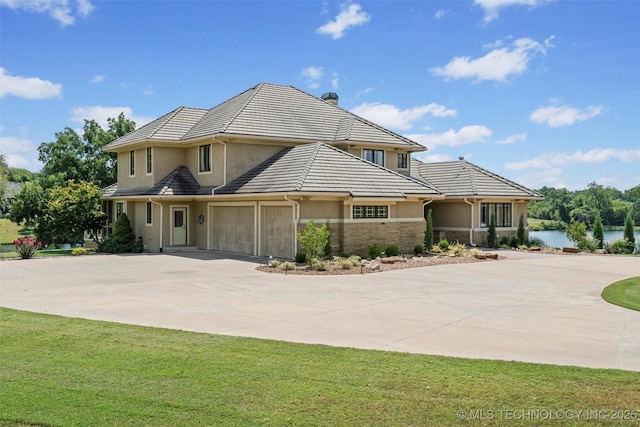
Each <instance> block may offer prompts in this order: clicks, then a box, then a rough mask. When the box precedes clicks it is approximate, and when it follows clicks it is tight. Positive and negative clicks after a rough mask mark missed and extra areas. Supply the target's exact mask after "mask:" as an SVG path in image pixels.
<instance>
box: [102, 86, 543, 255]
mask: <svg viewBox="0 0 640 427" xmlns="http://www.w3.org/2000/svg"><path fill="white" fill-rule="evenodd" d="M424 150H426V148H425V147H423V146H422V145H420V144H418V143H416V142H414V141H411V140H410V139H408V138H406V137H404V136H401V135H398V134H396V133H394V132H392V131H389V130H387V129H384V128H382V127H380V126H378V125H376V124H374V123H371V122H369V121H367V120H365V119H363V118H361V117H358V116H356V115H354V114H352V113H350V112H348V111H346V110H343V109H341V108H340V107H338V105H337V96H336V95H335V94H333V93H329V94H325V95H323V98H322V99H321V98H317V97H315V96H313V95H310V94H308V93H306V92H304V91H301V90H299V89H297V88H294V87H291V86H280V85H273V84H268V83H261V84H259V85H257V86H255V87H252V88H250V89H248V90H246V91H245V92H242V93H241V94H239V95H237V96H235V97H233V98H231V99H229V100H227V101H225V102H223V103H222V104H220V105H218V106H216V107H214V108H212V109H209V110H207V109H197V108H187V107H180V108H177V109H176V110H174V111H171V112H170V113H168V114H166V115H164V116H162V117H160V118H158V119H156V120H154V121H152V122H151V123H149V124H147V125H145V126H142V127H141V128H139V129H137V130H135V131H134V132H131V133H129V134H127V135H125V136H123V137H122V138H119V139H118V140H116V141H113V142H112V143H110V144H109V145H107V146H106V147H105V151H108V152H114V153H117V156H118V182H117V183H116V184H114V185H111V186H109V187H107V188H105V189H103V191H102V199H103V203H104V208H105V211H106V212H107V213H108V214H109V218H110V219H109V224H108V225H107V228H106V230H105V232H106V233H109V232H110V229H111V228H112V227H113V223H114V222H115V219H116V218H117V216H118V215H119V214H120V213H121V212H126V213H127V216H128V217H129V219H130V221H131V224H132V226H133V229H134V231H135V233H136V235H137V236H141V237H142V239H143V242H144V244H145V245H146V246H147V248H148V250H150V251H152V252H158V251H163V250H165V249H168V248H174V247H176V248H177V247H197V248H200V249H208V250H221V251H229V252H236V253H244V254H253V255H259V256H274V257H281V258H292V257H293V256H294V255H295V253H296V252H297V251H298V242H297V233H298V232H301V231H303V230H304V227H305V224H306V223H307V222H308V221H309V220H314V221H315V222H316V223H317V224H318V223H328V225H329V227H330V229H331V245H332V247H333V250H334V252H335V253H339V252H347V253H355V254H361V255H362V254H366V251H367V247H368V246H369V245H372V244H374V243H377V244H379V245H380V246H381V247H385V246H386V245H390V244H395V245H398V246H400V248H401V250H402V251H404V252H410V251H412V249H413V247H414V246H415V245H416V244H420V243H422V240H423V236H424V229H425V219H424V215H425V212H426V210H425V209H426V208H429V207H430V208H432V209H433V212H434V225H436V230H437V231H438V232H443V233H445V235H446V236H447V237H449V236H451V237H452V238H455V239H458V240H460V241H465V242H469V241H477V242H478V243H482V242H481V239H482V238H481V235H482V227H483V224H482V222H481V218H483V217H481V215H483V214H482V212H484V211H483V209H495V206H500V209H506V208H504V205H505V204H510V205H511V210H510V211H508V212H507V211H506V210H503V215H511V220H510V222H508V226H507V222H504V223H503V224H502V225H503V227H502V228H503V229H505V231H508V230H507V229H510V228H513V230H515V227H514V218H517V215H519V212H525V213H526V204H527V203H528V201H530V200H532V199H537V198H540V197H541V196H540V195H539V194H538V193H535V192H533V191H531V190H528V189H526V188H524V187H522V186H519V185H517V184H515V183H512V182H510V181H508V180H506V179H504V178H501V177H498V176H497V175H494V174H491V173H489V172H487V171H483V170H482V169H480V168H478V167H476V166H474V165H472V164H470V163H468V162H460V165H458V166H455V165H457V163H458V162H455V163H453V165H454V166H452V165H450V164H436V165H438V166H433V165H431V164H426V163H420V162H417V161H416V160H414V159H412V157H411V156H412V153H415V152H420V151H424ZM459 167H462V168H463V169H464V168H467V169H470V170H474V171H483V172H486V178H483V179H480V178H478V176H477V175H476V174H475V173H474V174H467V175H466V176H462V177H460V178H459V179H457V180H456V182H460V189H464V190H463V191H456V189H458V187H455V189H454V188H453V187H452V186H451V185H450V184H451V180H446V179H445V180H442V181H440V180H439V178H437V177H436V175H437V176H439V175H441V174H443V173H444V174H447V173H456V172H455V170H454V169H455V168H459ZM449 168H452V169H449ZM478 173H479V174H480V172H478ZM432 177H433V179H432ZM467 180H469V181H467ZM485 185H486V186H487V188H490V191H489V192H488V193H487V194H485V192H483V191H480V192H479V193H473V189H474V188H475V189H477V188H480V189H483V188H484V186H485ZM468 188H470V189H471V190H470V192H469V191H467V189H468ZM487 197H488V198H487ZM489 201H491V202H492V203H501V204H502V205H491V206H489V207H488V208H487V207H486V205H485V204H483V203H486V202H489ZM472 206H473V207H472ZM470 212H471V213H470ZM436 218H437V221H436ZM515 222H516V224H515V226H516V227H517V219H515ZM465 227H466V231H467V232H466V235H465V233H464V232H463V231H464V229H465ZM471 239H473V240H471Z"/></svg>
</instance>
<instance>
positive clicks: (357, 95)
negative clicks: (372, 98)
mask: <svg viewBox="0 0 640 427" xmlns="http://www.w3.org/2000/svg"><path fill="white" fill-rule="evenodd" d="M373 90H374V89H373V88H372V87H368V88H365V89H363V90H361V91H360V92H358V93H356V95H355V97H356V98H360V97H361V96H362V95H366V94H368V93H371V92H373Z"/></svg>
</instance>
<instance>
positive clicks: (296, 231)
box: [284, 194, 300, 257]
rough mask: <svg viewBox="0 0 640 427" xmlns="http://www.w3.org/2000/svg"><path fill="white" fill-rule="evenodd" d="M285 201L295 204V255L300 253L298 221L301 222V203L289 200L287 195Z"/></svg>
mask: <svg viewBox="0 0 640 427" xmlns="http://www.w3.org/2000/svg"><path fill="white" fill-rule="evenodd" d="M284 199H285V200H286V201H288V202H293V205H294V211H293V212H294V214H293V255H294V257H295V254H297V253H298V227H297V225H298V221H299V220H300V202H298V201H296V200H289V199H288V198H287V195H286V194H285V195H284Z"/></svg>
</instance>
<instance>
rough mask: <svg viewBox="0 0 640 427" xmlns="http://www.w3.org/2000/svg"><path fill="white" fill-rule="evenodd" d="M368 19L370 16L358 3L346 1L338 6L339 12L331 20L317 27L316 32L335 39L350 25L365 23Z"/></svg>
mask: <svg viewBox="0 0 640 427" xmlns="http://www.w3.org/2000/svg"><path fill="white" fill-rule="evenodd" d="M370 19H371V16H369V14H368V13H366V12H364V11H362V8H361V7H360V5H359V4H356V3H350V4H349V3H347V4H344V5H342V6H341V7H340V13H339V14H338V16H336V18H335V19H334V20H333V21H329V22H327V23H326V24H324V25H322V26H321V27H318V28H317V29H316V32H317V33H318V34H323V35H330V36H331V38H333V39H334V40H337V39H339V38H341V37H342V36H344V32H345V31H346V30H347V29H349V28H350V27H356V26H358V25H363V24H366V23H367V22H369V20H370Z"/></svg>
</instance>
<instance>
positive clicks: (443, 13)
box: [433, 9, 451, 19]
mask: <svg viewBox="0 0 640 427" xmlns="http://www.w3.org/2000/svg"><path fill="white" fill-rule="evenodd" d="M450 13H451V10H444V9H440V10H438V11H437V12H436V13H435V15H433V17H434V18H436V19H442V18H444V17H445V16H447V15H448V14H450Z"/></svg>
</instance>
